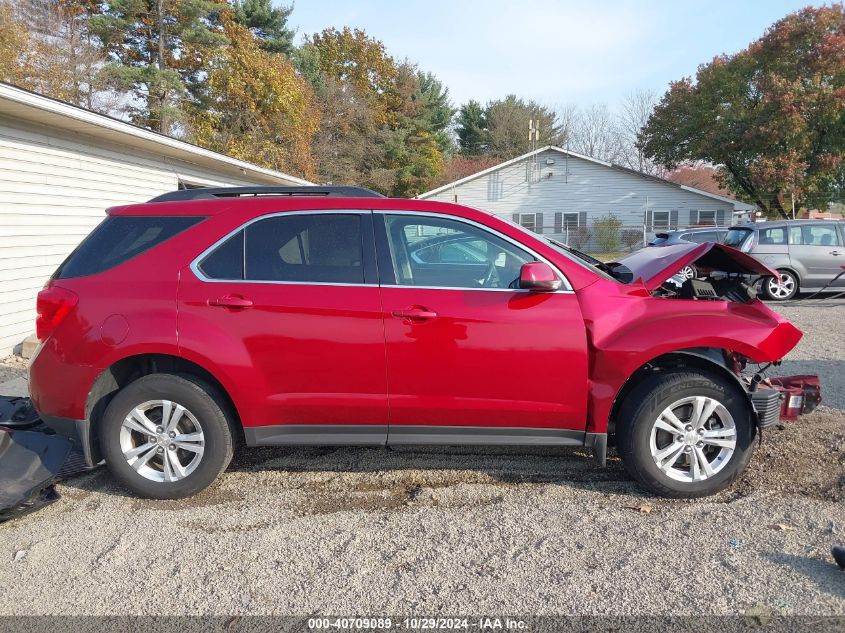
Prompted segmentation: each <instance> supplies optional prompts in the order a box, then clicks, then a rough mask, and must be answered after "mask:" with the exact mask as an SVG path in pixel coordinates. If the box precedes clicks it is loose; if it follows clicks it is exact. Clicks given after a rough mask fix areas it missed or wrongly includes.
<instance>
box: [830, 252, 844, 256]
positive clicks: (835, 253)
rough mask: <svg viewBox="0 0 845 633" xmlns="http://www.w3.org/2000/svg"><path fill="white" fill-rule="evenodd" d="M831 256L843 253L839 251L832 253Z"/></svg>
mask: <svg viewBox="0 0 845 633" xmlns="http://www.w3.org/2000/svg"><path fill="white" fill-rule="evenodd" d="M830 254H831V255H841V254H842V253H840V252H839V251H830Z"/></svg>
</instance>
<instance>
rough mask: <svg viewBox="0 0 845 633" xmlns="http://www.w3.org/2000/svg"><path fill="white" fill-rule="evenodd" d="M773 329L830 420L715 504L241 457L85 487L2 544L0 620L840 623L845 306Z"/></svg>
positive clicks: (481, 477) (584, 480) (575, 456)
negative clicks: (747, 617) (784, 333)
mask: <svg viewBox="0 0 845 633" xmlns="http://www.w3.org/2000/svg"><path fill="white" fill-rule="evenodd" d="M778 309H779V310H780V311H782V312H783V313H784V314H785V315H786V316H788V317H789V318H791V319H793V320H794V321H795V322H796V324H798V325H799V327H801V328H803V329H804V330H805V332H807V336H806V338H805V339H804V340H803V341H802V342H801V344H800V345H799V347H798V348H797V349H796V350H795V352H793V355H792V358H791V359H790V361H789V362H787V363H785V364H784V366H783V368H782V371H783V372H796V371H800V372H803V371H808V372H809V371H814V372H819V373H821V374H822V377H823V385H824V389H825V392H824V395H825V400H826V402H827V403H828V404H829V405H830V406H829V407H824V408H821V409H819V410H818V411H817V412H815V413H814V414H812V416H810V417H809V418H807V419H806V420H805V421H802V422H801V423H799V424H795V425H792V426H789V427H788V428H787V429H786V430H784V431H772V432H769V433H766V434H765V436H764V437H763V441H762V444H761V445H760V446H759V447H758V449H757V453H756V455H755V458H754V460H753V462H752V465H751V467H750V468H749V470H748V471H747V473H746V474H745V476H744V477H743V478H742V479H741V481H739V482H738V483H737V485H736V486H734V487H733V488H732V489H730V490H728V491H726V492H724V493H722V494H721V495H719V496H717V497H713V498H709V499H704V500H699V501H694V502H684V501H667V500H663V499H658V498H654V497H650V496H648V495H646V494H644V493H642V492H640V490H639V489H638V488H637V487H636V486H635V485H633V484H632V483H631V482H630V481H629V480H628V479H627V477H626V476H625V474H624V472H623V471H622V468H621V465H620V463H619V461H618V459H615V458H613V457H612V458H611V461H610V464H609V466H608V468H606V469H599V468H597V467H596V466H595V465H594V464H593V462H592V460H591V458H590V457H589V455H587V454H586V453H585V452H583V451H563V450H546V451H541V452H533V453H531V454H525V453H523V452H521V451H512V450H511V451H491V450H489V449H488V450H464V449H461V450H457V449H454V450H416V449H415V450H405V451H397V450H384V449H332V448H328V449H320V448H313V449H312V448H309V449H286V448H279V449H256V450H252V451H247V452H242V453H241V454H239V455H238V456H237V457H236V460H235V462H234V463H233V465H232V467H231V468H230V469H229V471H228V472H227V473H226V474H225V475H224V477H223V478H222V479H221V481H219V482H218V483H217V484H216V485H214V486H213V487H212V488H211V489H210V490H208V491H206V492H205V493H203V494H201V495H199V496H198V497H196V498H194V499H189V500H186V501H179V502H160V501H144V500H139V499H135V498H133V497H131V496H127V494H126V493H125V492H124V491H123V490H121V489H120V488H119V487H117V486H116V485H115V484H114V483H113V482H112V480H111V477H110V476H109V474H108V472H106V471H105V470H100V471H95V472H92V473H89V474H87V475H84V476H81V477H78V478H76V479H73V480H71V481H69V482H67V483H65V484H63V485H61V486H59V490H60V492H61V494H62V499H61V500H60V501H58V502H57V503H55V504H54V505H52V506H50V507H48V508H46V509H45V510H43V511H41V512H38V513H36V514H33V515H30V516H28V517H23V518H21V519H17V520H15V521H12V522H9V523H6V524H3V525H0V587H3V588H4V589H3V594H4V595H3V597H4V599H3V600H2V601H0V614H44V613H61V614H162V615H164V614H167V615H175V614H179V615H182V614H204V615H212V614H220V615H224V614H239V613H250V614H299V615H303V614H311V613H316V614H338V615H344V614H367V615H377V614H392V615H397V614H416V615H437V614H442V615H449V614H457V613H466V614H489V613H511V614H614V615H628V614H674V615H683V614H742V613H746V612H747V611H748V610H749V609H755V610H756V612H760V611H761V610H762V612H771V613H774V614H815V615H818V614H837V615H845V574H843V573H841V572H840V571H839V570H838V569H837V568H836V567H835V566H834V565H833V564H831V562H830V559H829V550H830V547H831V545H832V544H834V543H837V542H840V543H841V542H845V458H843V450H845V411H841V410H839V409H845V301H839V302H831V301H827V300H820V301H813V302H804V303H802V302H792V303H791V304H789V305H782V306H778ZM20 372H21V369H20V367H17V368H11V369H7V370H5V376H4V377H5V378H8V377H10V376H13V375H19V374H20ZM832 407H837V408H832Z"/></svg>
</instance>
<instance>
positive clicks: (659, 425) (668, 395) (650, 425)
mask: <svg viewBox="0 0 845 633" xmlns="http://www.w3.org/2000/svg"><path fill="white" fill-rule="evenodd" d="M754 434H755V429H754V422H753V419H752V415H751V408H750V405H749V403H748V399H747V397H746V396H745V394H744V393H742V392H741V390H740V387H739V386H737V385H734V384H731V383H730V382H729V381H728V380H726V379H724V378H722V377H721V376H717V375H715V374H710V373H708V372H704V371H699V370H683V371H676V372H666V373H658V374H655V375H653V376H651V377H650V378H648V379H646V380H645V381H644V382H642V383H641V384H640V385H638V386H637V387H636V388H634V389H633V390H632V391H631V393H630V394H628V396H627V397H626V399H625V401H624V402H623V404H622V407H621V410H620V415H619V420H618V422H617V445H618V449H619V452H620V455H621V457H622V461H623V463H624V465H625V468H626V470H627V471H628V473H629V474H631V476H633V477H634V478H635V479H637V481H639V482H640V483H641V484H642V485H643V486H644V487H645V488H647V489H648V490H650V491H651V492H654V493H656V494H659V495H662V496H666V497H702V496H706V495H710V494H714V493H716V492H718V491H720V490H723V489H724V488H726V487H728V486H729V485H730V484H731V483H733V481H734V480H735V479H736V478H737V476H739V474H740V473H741V472H742V471H743V470H744V469H745V467H746V466H747V464H748V462H749V460H750V459H751V454H752V452H753V448H754V441H753V440H754Z"/></svg>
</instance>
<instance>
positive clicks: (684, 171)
mask: <svg viewBox="0 0 845 633" xmlns="http://www.w3.org/2000/svg"><path fill="white" fill-rule="evenodd" d="M665 177H666V179H667V180H671V181H672V182H674V183H677V184H679V185H686V186H687V187H695V188H696V189H702V190H703V191H709V192H710V193H715V194H717V195H720V196H730V195H731V192H730V191H728V190H727V189H724V188H723V187H722V186H721V185H720V184H719V176H718V172H717V170H716V168H715V167H711V166H710V165H695V164H690V165H681V166H680V167H678V168H677V169H675V170H674V171H671V172H669V173H668V174H666V176H665Z"/></svg>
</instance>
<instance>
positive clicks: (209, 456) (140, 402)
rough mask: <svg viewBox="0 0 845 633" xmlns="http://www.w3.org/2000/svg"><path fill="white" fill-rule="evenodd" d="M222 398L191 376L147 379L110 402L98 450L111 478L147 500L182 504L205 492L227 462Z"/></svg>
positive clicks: (226, 426)
mask: <svg viewBox="0 0 845 633" xmlns="http://www.w3.org/2000/svg"><path fill="white" fill-rule="evenodd" d="M224 402H225V401H224V400H223V398H222V397H221V396H220V395H219V394H218V393H217V391H216V390H215V389H214V388H213V387H212V386H211V385H209V384H207V383H205V382H203V381H202V380H200V379H198V378H195V377H194V376H186V375H179V376H176V375H173V374H151V375H149V376H144V377H143V378H139V379H138V380H136V381H135V382H132V383H130V384H129V385H127V386H126V387H124V388H123V389H121V390H120V391H119V392H118V394H117V395H116V396H115V397H114V399H112V401H111V402H110V403H109V406H108V407H107V408H106V411H105V414H104V416H103V421H102V425H101V427H100V447H101V450H102V452H103V456H104V457H105V460H106V464H107V465H108V467H109V469H110V470H111V472H112V473H113V474H114V476H115V477H116V478H117V479H118V480H119V481H120V482H121V483H122V484H124V485H125V486H126V487H127V488H129V489H130V490H131V491H132V492H134V493H136V494H138V495H140V496H142V497H148V498H152V499H181V498H184V497H189V496H191V495H194V494H196V493H198V492H200V491H201V490H204V489H205V488H207V487H208V486H209V485H211V483H212V482H213V481H214V480H215V479H217V477H218V476H219V475H220V474H221V473H222V472H223V471H224V470H226V467H227V466H228V465H229V462H230V461H231V459H232V453H233V442H232V429H231V426H230V421H229V419H228V418H227V415H226V413H225V404H224Z"/></svg>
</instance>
